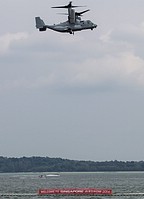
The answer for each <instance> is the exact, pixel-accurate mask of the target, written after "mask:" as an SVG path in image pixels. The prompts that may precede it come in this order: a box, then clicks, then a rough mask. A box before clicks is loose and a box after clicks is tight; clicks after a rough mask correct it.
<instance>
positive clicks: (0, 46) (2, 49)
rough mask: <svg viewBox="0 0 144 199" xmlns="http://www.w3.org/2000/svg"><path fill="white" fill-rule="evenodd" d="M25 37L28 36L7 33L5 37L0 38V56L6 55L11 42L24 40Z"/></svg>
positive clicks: (21, 33)
mask: <svg viewBox="0 0 144 199" xmlns="http://www.w3.org/2000/svg"><path fill="white" fill-rule="evenodd" d="M27 37H28V34H27V33H23V32H20V33H7V34H5V35H2V36H0V54H1V53H6V52H7V51H8V50H9V48H10V45H11V44H12V43H13V42H15V41H20V40H23V39H26V38H27Z"/></svg>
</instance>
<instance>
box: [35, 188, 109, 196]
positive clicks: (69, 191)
mask: <svg viewBox="0 0 144 199" xmlns="http://www.w3.org/2000/svg"><path fill="white" fill-rule="evenodd" d="M38 194H39V195H112V190H111V189H96V188H65V189H39V191H38Z"/></svg>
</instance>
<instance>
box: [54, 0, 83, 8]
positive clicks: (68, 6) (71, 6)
mask: <svg viewBox="0 0 144 199" xmlns="http://www.w3.org/2000/svg"><path fill="white" fill-rule="evenodd" d="M77 7H83V6H73V5H72V1H70V2H69V4H68V5H66V6H54V7H51V8H77Z"/></svg>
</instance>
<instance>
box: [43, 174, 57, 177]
mask: <svg viewBox="0 0 144 199" xmlns="http://www.w3.org/2000/svg"><path fill="white" fill-rule="evenodd" d="M45 176H46V177H58V176H60V174H46V175H45Z"/></svg>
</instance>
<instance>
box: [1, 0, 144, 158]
mask: <svg viewBox="0 0 144 199" xmlns="http://www.w3.org/2000/svg"><path fill="white" fill-rule="evenodd" d="M68 3H69V1H66V0H42V1H41V0H0V5H1V6H0V27H1V28H0V155H1V156H7V157H22V156H49V157H61V158H68V159H75V160H94V161H105V160H124V161H126V160H137V161H140V160H144V154H143V150H144V1H143V0H74V1H73V4H74V5H86V6H87V7H86V8H84V9H87V8H88V9H90V10H91V11H90V12H88V13H85V15H84V17H83V19H90V20H91V21H93V22H94V23H96V24H97V25H98V27H97V29H95V30H93V31H91V30H87V31H83V32H77V33H75V35H74V36H73V35H70V34H64V33H57V32H53V31H51V30H47V31H46V32H39V31H38V30H36V28H35V21H34V17H35V16H40V17H41V18H42V19H43V20H44V21H45V23H47V24H53V23H58V22H63V21H65V20H66V19H67V16H65V15H58V14H57V13H59V12H65V11H66V10H57V9H51V7H52V6H57V5H65V4H68ZM77 10H78V11H81V10H83V8H77Z"/></svg>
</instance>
